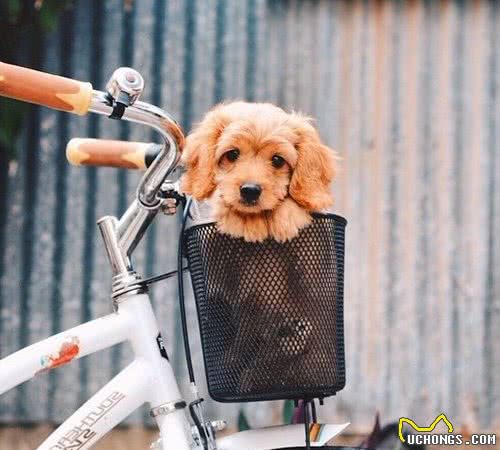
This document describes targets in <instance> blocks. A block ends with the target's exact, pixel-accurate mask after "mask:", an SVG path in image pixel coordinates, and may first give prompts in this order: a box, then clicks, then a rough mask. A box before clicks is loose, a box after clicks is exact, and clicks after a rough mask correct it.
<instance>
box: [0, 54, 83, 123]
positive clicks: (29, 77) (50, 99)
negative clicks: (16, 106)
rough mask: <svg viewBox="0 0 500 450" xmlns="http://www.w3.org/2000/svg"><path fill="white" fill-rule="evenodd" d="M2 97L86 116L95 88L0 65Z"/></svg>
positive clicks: (0, 90) (20, 68)
mask: <svg viewBox="0 0 500 450" xmlns="http://www.w3.org/2000/svg"><path fill="white" fill-rule="evenodd" d="M0 96H4V97H10V98H15V99H17V100H22V101H24V102H29V103H36V104H37V105H43V106H48V107H49V108H54V109H59V110H61V111H67V112H71V113H74V114H79V115H85V114H87V112H88V110H89V107H90V101H91V99H92V85H91V84H90V83H83V82H81V81H76V80H72V79H70V78H64V77H60V76H58V75H51V74H48V73H44V72H38V71H36V70H31V69H26V68H25V67H19V66H14V65H12V64H6V63H2V62H0Z"/></svg>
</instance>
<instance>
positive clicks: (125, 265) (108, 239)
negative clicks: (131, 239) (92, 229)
mask: <svg viewBox="0 0 500 450" xmlns="http://www.w3.org/2000/svg"><path fill="white" fill-rule="evenodd" d="M97 225H98V227H99V230H100V231H101V235H102V238H103V240H104V246H105V247H106V253H107V254H108V259H109V262H110V264H111V270H112V271H113V276H116V275H118V274H123V273H129V272H131V271H132V270H133V269H132V264H131V263H130V259H129V257H128V255H127V252H126V251H124V250H123V247H122V246H121V245H120V243H119V241H118V233H117V228H118V220H117V219H116V217H112V216H105V217H102V218H101V219H99V220H98V221H97Z"/></svg>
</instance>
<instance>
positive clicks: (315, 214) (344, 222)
mask: <svg viewBox="0 0 500 450" xmlns="http://www.w3.org/2000/svg"><path fill="white" fill-rule="evenodd" d="M311 215H312V217H313V218H314V219H322V218H326V219H333V220H334V221H335V222H339V223H340V224H341V225H343V226H346V225H347V223H348V222H347V219H346V218H345V217H342V216H339V215H338V214H334V213H329V212H328V213H322V212H313V213H312V214H311ZM216 223H217V222H216V221H214V220H211V219H207V220H206V221H202V222H194V223H191V224H188V225H187V226H186V229H185V233H187V232H188V231H192V230H197V229H199V228H208V227H210V226H213V225H215V224H216Z"/></svg>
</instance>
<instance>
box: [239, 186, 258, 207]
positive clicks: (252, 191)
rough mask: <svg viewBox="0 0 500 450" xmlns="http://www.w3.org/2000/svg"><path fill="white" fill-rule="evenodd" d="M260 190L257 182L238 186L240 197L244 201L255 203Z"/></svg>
mask: <svg viewBox="0 0 500 450" xmlns="http://www.w3.org/2000/svg"><path fill="white" fill-rule="evenodd" d="M261 192H262V188H261V187H260V186H259V185H258V184H252V183H245V184H242V185H241V186H240V194H241V198H242V199H243V200H244V201H245V202H246V203H255V202H256V201H257V200H258V199H259V197H260V194H261Z"/></svg>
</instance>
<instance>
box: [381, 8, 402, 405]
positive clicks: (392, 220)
mask: <svg viewBox="0 0 500 450" xmlns="http://www.w3.org/2000/svg"><path fill="white" fill-rule="evenodd" d="M395 5H396V6H395V8H394V11H393V18H392V22H391V27H392V30H391V33H392V35H391V46H392V51H393V56H392V61H393V66H392V73H391V85H392V91H391V98H390V109H391V113H390V133H391V136H390V140H389V145H388V148H389V150H390V151H389V155H388V159H387V169H386V170H387V172H388V177H389V179H388V182H387V183H388V184H387V190H388V192H387V201H388V213H387V216H388V217H387V219H388V227H387V230H386V232H387V260H386V264H387V279H388V282H387V291H388V292H387V300H386V310H385V321H386V329H387V334H386V339H385V341H386V342H385V350H386V368H385V373H386V376H385V382H386V386H385V389H386V391H385V407H386V409H387V410H388V411H392V404H393V400H394V397H393V395H392V390H393V388H394V386H393V382H394V373H393V369H394V364H393V362H394V361H393V359H394V358H395V353H396V352H395V350H394V344H395V342H394V341H393V339H392V336H393V331H394V325H395V321H396V317H397V315H396V308H397V304H398V303H397V301H398V292H397V289H398V280H399V270H398V266H399V255H398V239H399V237H400V236H399V235H398V228H399V226H400V223H399V222H400V216H399V210H398V190H399V183H398V179H397V174H398V171H399V164H400V158H399V157H400V152H401V149H400V146H401V142H400V141H401V129H400V123H399V117H400V116H401V113H400V107H399V101H400V84H399V83H400V73H399V71H400V63H401V57H400V51H401V26H400V20H398V19H399V18H400V16H401V8H402V6H401V3H396V4H395Z"/></svg>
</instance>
